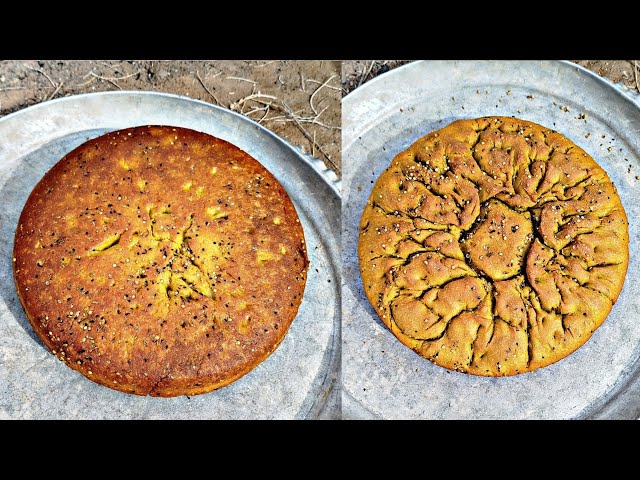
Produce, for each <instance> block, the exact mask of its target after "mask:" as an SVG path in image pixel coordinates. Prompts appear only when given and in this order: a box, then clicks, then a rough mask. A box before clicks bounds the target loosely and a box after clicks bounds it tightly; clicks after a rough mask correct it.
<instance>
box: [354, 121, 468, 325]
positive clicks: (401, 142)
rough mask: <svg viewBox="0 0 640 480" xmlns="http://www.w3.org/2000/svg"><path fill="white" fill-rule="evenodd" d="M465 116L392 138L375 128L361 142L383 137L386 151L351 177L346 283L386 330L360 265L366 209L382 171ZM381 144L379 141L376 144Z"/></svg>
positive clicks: (374, 153) (422, 124)
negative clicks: (421, 140)
mask: <svg viewBox="0 0 640 480" xmlns="http://www.w3.org/2000/svg"><path fill="white" fill-rule="evenodd" d="M458 118H462V117H445V118H442V119H433V118H427V119H424V120H421V121H417V122H416V124H415V125H412V126H411V127H407V128H404V129H402V130H401V131H400V132H399V133H398V134H396V135H393V136H391V135H389V134H388V133H387V132H383V133H380V132H377V131H375V129H371V130H369V131H367V132H366V134H365V135H364V136H363V137H362V138H361V139H360V140H361V141H362V142H365V143H366V140H367V138H366V136H367V135H374V136H375V137H380V138H382V139H383V142H384V144H383V145H384V149H382V148H372V149H370V150H368V151H367V159H366V161H364V162H362V164H361V165H360V166H359V167H358V168H357V169H356V170H355V171H354V172H353V174H352V175H351V178H352V180H351V185H350V189H349V190H348V191H345V192H343V194H342V199H343V200H342V212H343V213H342V221H343V225H342V258H343V264H342V270H343V273H342V274H343V276H344V284H345V285H346V287H347V288H348V289H349V290H351V293H352V295H353V298H355V299H356V301H357V302H358V304H359V306H360V307H361V308H362V309H363V311H364V312H366V313H367V314H368V315H369V316H370V317H371V318H373V319H374V320H375V322H376V323H378V325H380V326H382V327H384V328H386V326H385V325H384V323H383V322H382V320H380V318H379V317H378V314H377V313H376V312H375V310H374V309H373V307H372V306H371V303H369V300H368V299H367V297H366V295H365V292H364V286H363V285H362V277H361V276H360V267H359V262H358V236H359V233H360V217H361V216H362V212H363V210H364V207H365V205H366V204H367V200H368V199H369V195H371V190H372V189H373V186H374V184H375V182H376V180H377V179H378V177H379V176H380V174H381V173H382V172H384V171H385V170H386V169H387V168H388V167H389V165H390V164H391V161H392V160H393V158H394V157H395V156H396V155H397V154H398V153H400V152H403V151H404V150H405V149H407V148H408V147H409V146H410V145H412V144H413V143H414V142H415V141H416V140H418V139H419V138H422V137H423V136H425V135H427V134H428V133H430V132H432V131H433V130H437V129H438V128H441V127H442V126H443V125H448V124H449V123H451V122H453V121H454V120H458ZM376 143H377V142H376Z"/></svg>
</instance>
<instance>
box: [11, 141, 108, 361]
mask: <svg viewBox="0 0 640 480" xmlns="http://www.w3.org/2000/svg"><path fill="white" fill-rule="evenodd" d="M109 130H110V129H93V130H84V131H81V132H74V133H70V134H68V135H64V136H61V137H58V138H56V139H55V140H52V141H50V142H47V143H45V144H43V145H41V146H40V147H38V148H37V149H35V150H34V151H32V152H30V153H28V154H27V155H24V156H23V157H21V158H20V159H19V160H18V161H16V162H15V164H14V165H12V166H11V167H9V170H10V172H11V173H10V175H9V177H8V178H7V181H6V183H5V184H4V185H3V186H2V188H0V198H2V202H0V278H5V279H6V282H5V285H4V288H2V289H1V290H0V297H2V299H3V300H4V303H5V304H6V306H7V309H8V310H9V312H10V314H11V316H12V317H13V319H15V321H16V322H17V323H18V324H19V325H20V327H22V329H23V330H24V331H25V332H26V334H27V335H29V336H30V337H31V338H32V339H33V340H35V342H36V343H37V344H38V345H39V346H40V347H42V348H43V349H46V347H45V346H44V343H42V341H41V340H40V338H39V337H38V335H37V334H36V333H35V332H34V330H33V328H32V327H31V324H30V323H29V320H28V319H27V317H26V315H25V313H24V310H23V309H22V305H21V304H20V300H19V299H18V294H17V292H16V287H15V283H14V280H13V243H14V237H15V232H16V228H17V226H18V219H19V218H20V213H21V212H22V209H23V208H24V205H25V203H26V201H27V198H28V197H29V194H30V193H31V191H32V190H33V188H34V187H35V186H36V184H37V183H38V182H39V181H40V179H41V178H42V177H43V176H44V174H45V173H46V172H47V171H48V170H49V169H50V168H51V167H53V166H54V165H55V164H56V163H57V162H58V161H59V160H60V159H61V158H62V157H63V156H64V155H66V154H67V153H69V152H70V151H71V150H73V149H74V148H75V147H77V146H78V145H80V144H82V143H84V142H86V141H87V140H89V139H91V138H95V137H97V136H99V135H102V134H104V133H105V132H107V131H109ZM9 322H11V320H9ZM1 333H2V327H0V334H1Z"/></svg>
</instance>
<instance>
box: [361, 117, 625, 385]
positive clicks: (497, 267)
mask: <svg viewBox="0 0 640 480" xmlns="http://www.w3.org/2000/svg"><path fill="white" fill-rule="evenodd" d="M628 244H629V234H628V223H627V217H626V214H625V211H624V209H623V207H622V204H621V202H620V198H619V197H618V194H617V192H616V189H615V186H614V185H613V183H612V182H611V181H610V180H609V177H608V176H607V174H606V173H605V172H604V170H603V169H602V168H600V167H599V166H598V164H597V163H596V162H595V161H594V160H593V159H592V158H591V157H590V156H589V155H588V154H587V153H586V152H585V151H584V150H582V149H581V148H580V147H578V146H576V145H575V144H573V143H572V142H571V141H570V140H568V139H567V138H566V137H564V136H563V135H561V134H559V133H558V132H555V131H553V130H550V129H548V128H545V127H542V126H540V125H537V124H534V123H531V122H528V121H524V120H519V119H516V118H509V117H485V118H479V119H474V120H458V121H455V122H453V123H452V124H450V125H448V126H446V127H444V128H442V129H440V130H438V131H434V132H432V133H430V134H428V135H427V136H425V137H423V138H421V139H419V140H418V141H416V142H415V143H414V144H413V145H411V146H410V147H409V148H408V149H407V150H406V151H404V152H401V153H400V154H398V155H397V156H396V157H395V158H394V159H393V161H392V163H391V165H390V166H389V167H388V169H387V170H385V171H384V172H383V173H382V174H381V175H380V177H379V179H378V181H377V182H376V184H375V186H374V188H373V191H372V192H371V196H370V198H369V201H368V203H367V205H366V207H365V209H364V212H363V214H362V219H361V222H360V237H359V244H358V257H359V262H360V271H361V274H362V280H363V284H364V291H365V293H366V295H367V297H368V299H369V301H370V302H371V304H372V305H373V307H374V309H375V311H376V312H377V313H378V315H379V316H380V318H381V319H382V321H383V322H384V323H385V324H386V325H387V327H389V329H390V330H391V331H392V332H393V333H394V335H396V337H397V338H398V339H399V340H400V341H401V342H402V343H404V344H405V345H407V346H408V347H410V348H411V349H413V350H414V351H415V352H416V353H418V354H419V355H421V356H423V357H425V358H427V359H428V360H430V361H432V362H434V363H436V364H438V365H440V366H442V367H446V368H448V369H452V370H457V371H461V372H467V373H471V374H475V375H486V376H502V375H514V374H518V373H522V372H527V371H531V370H535V369H537V368H540V367H543V366H546V365H549V364H551V363H554V362H556V361H558V360H560V359H562V358H564V357H565V356H567V355H569V354H570V353H571V352H573V351H575V350H576V349H577V348H579V347H580V346H581V345H583V344H584V343H585V342H586V341H587V340H588V339H589V338H590V337H591V335H592V333H593V332H594V331H595V330H596V329H597V328H598V327H599V326H600V325H601V324H602V322H603V321H604V320H605V318H606V317H607V315H608V314H609V312H610V310H611V308H612V306H613V303H614V302H615V301H616V299H617V298H618V295H619V293H620V290H621V289H622V285H623V282H624V277H625V274H626V270H627V265H628V262H629V251H628Z"/></svg>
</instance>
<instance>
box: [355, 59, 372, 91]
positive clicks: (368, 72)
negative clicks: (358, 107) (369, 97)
mask: <svg viewBox="0 0 640 480" xmlns="http://www.w3.org/2000/svg"><path fill="white" fill-rule="evenodd" d="M375 63H376V61H375V60H371V63H370V64H369V69H368V70H367V73H365V74H364V75H363V76H362V77H360V83H358V86H360V85H362V82H364V81H365V79H366V78H367V77H368V76H369V74H370V73H371V69H372V68H373V65H374V64H375Z"/></svg>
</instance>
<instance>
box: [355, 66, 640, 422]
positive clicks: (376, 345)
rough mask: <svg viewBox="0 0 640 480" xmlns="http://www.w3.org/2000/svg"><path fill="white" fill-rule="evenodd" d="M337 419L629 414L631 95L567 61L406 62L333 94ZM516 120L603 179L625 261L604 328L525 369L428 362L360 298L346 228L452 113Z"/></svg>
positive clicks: (633, 379)
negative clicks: (394, 165) (337, 148)
mask: <svg viewBox="0 0 640 480" xmlns="http://www.w3.org/2000/svg"><path fill="white" fill-rule="evenodd" d="M342 112H343V130H342V132H343V142H342V145H343V165H344V177H343V182H344V190H343V192H344V193H343V210H342V249H343V255H342V262H343V282H344V283H343V289H342V293H343V303H342V308H343V326H342V335H343V358H342V364H343V372H342V376H343V387H342V409H343V418H388V419H407V418H409V419H411V418H425V419H534V418H535V419H574V418H638V417H639V416H640V322H639V321H638V318H640V265H639V263H640V256H639V255H638V243H639V241H640V238H639V236H640V233H639V232H640V230H639V228H638V227H639V223H640V135H639V133H640V100H639V99H638V96H637V95H633V94H632V92H631V91H630V90H628V89H626V88H625V87H623V86H618V85H613V84H612V83H610V82H608V81H606V80H604V79H602V78H600V77H598V76H596V75H595V74H593V73H591V72H589V71H588V70H585V69H583V68H582V67H579V66H577V65H575V64H572V63H568V62H551V61H518V62H516V61H500V62H495V61H438V62H416V63H412V64H408V65H406V66H404V67H401V68H398V69H396V70H392V71H391V72H388V73H386V74H384V75H381V76H380V77H378V78H376V79H374V80H372V81H370V82H368V83H366V84H365V85H363V86H362V87H360V88H358V89H356V90H354V91H353V92H352V93H351V94H349V95H347V96H346V97H345V98H344V99H343V104H342ZM486 115H507V116H511V115H513V116H516V117H519V118H522V119H526V120H530V121H533V122H536V123H539V124H541V125H544V126H547V127H550V128H553V129H555V130H558V131H559V132H561V133H563V134H564V135H566V136H567V137H568V138H569V139H571V140H572V141H573V142H574V143H576V144H577V145H579V146H581V147H582V148H583V149H585V150H586V151H587V152H588V153H589V154H590V155H591V156H592V157H593V158H594V159H595V160H596V161H597V162H598V163H599V164H600V165H601V166H602V167H603V168H604V169H605V170H606V171H607V173H608V174H609V176H610V177H611V179H612V181H613V182H614V183H615V185H616V186H617V188H618V191H619V194H620V197H621V199H622V203H623V205H624V208H625V210H626V213H627V216H628V217H629V223H630V225H629V231H630V236H631V241H630V254H631V255H630V256H631V259H630V264H629V269H628V273H627V276H626V280H625V284H624V287H623V290H622V292H621V294H620V297H619V299H618V301H617V303H616V304H615V306H614V308H613V310H612V311H611V313H610V315H609V317H608V318H607V319H606V321H605V322H604V324H603V325H602V326H601V327H600V328H599V329H598V330H597V331H596V332H595V333H594V335H593V336H592V337H591V339H590V340H589V341H588V342H587V343H586V344H585V345H583V346H582V347H581V348H580V349H579V350H577V351H576V352H574V353H573V354H572V355H570V356H568V357H566V358H565V359H563V360H561V361H559V362H557V363H555V364H553V365H551V366H548V367H545V368H542V369H539V370H536V371H534V372H531V373H526V374H521V375H517V376H514V377H503V378H485V377H477V376H471V375H466V374H463V373H456V372H451V371H449V370H446V369H444V368H441V367H438V366H436V365H433V364H431V363H430V362H428V361H426V360H424V359H422V358H421V357H419V356H418V355H416V354H415V353H413V352H412V351H411V350H409V349H408V348H407V347H405V346H404V345H402V344H401V343H400V342H399V341H398V340H396V338H395V337H394V336H393V335H392V334H391V332H389V331H388V330H387V328H386V327H385V326H384V324H383V323H382V322H381V321H380V320H379V319H378V317H377V316H376V314H375V312H374V311H373V309H372V308H371V306H370V305H369V302H368V301H367V299H366V297H365V295H364V292H363V288H362V281H361V279H360V273H359V268H358V259H357V255H356V252H357V242H358V223H359V220H360V216H361V214H362V210H363V208H364V205H365V203H366V201H367V199H368V197H369V194H370V192H371V188H372V186H373V183H374V182H375V180H376V179H377V177H378V176H379V175H380V173H381V172H382V171H383V170H384V169H385V168H386V167H387V166H388V165H389V163H390V162H391V159H392V158H393V156H394V155H395V154H396V153H398V152H400V151H402V150H403V149H405V148H407V147H408V146H409V145H410V144H412V143H413V142H414V141H415V140H417V139H418V138H420V137H421V136H423V135H425V134H427V133H428V132H430V131H432V130H435V129H438V128H440V127H443V126H445V125H447V124H449V123H450V122H452V121H454V120H456V119H460V118H475V117H482V116H486Z"/></svg>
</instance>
